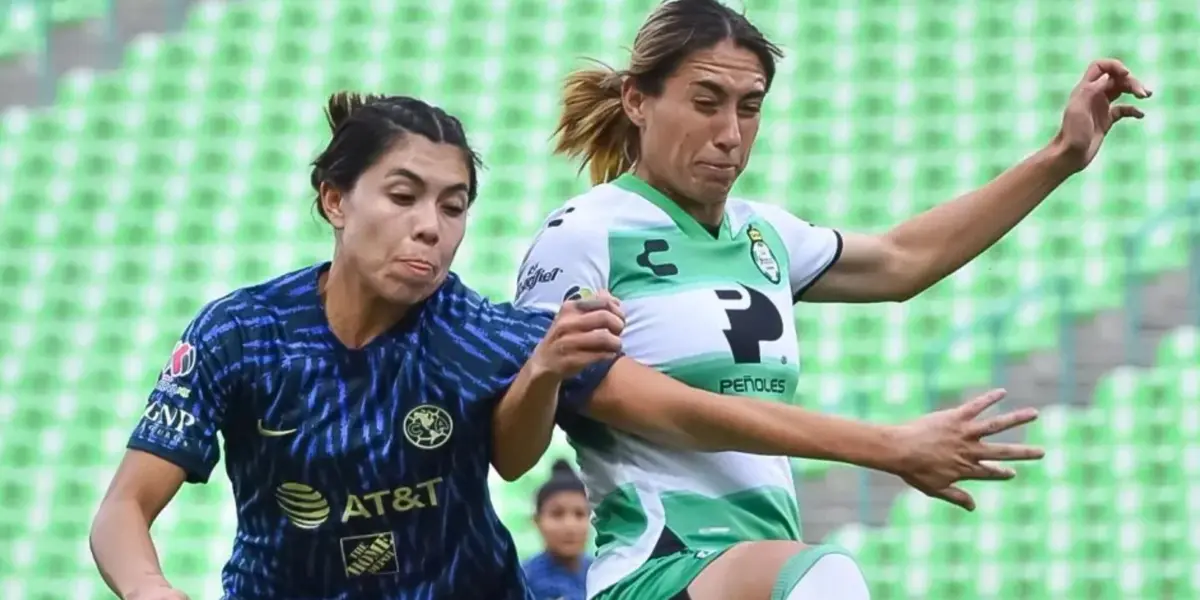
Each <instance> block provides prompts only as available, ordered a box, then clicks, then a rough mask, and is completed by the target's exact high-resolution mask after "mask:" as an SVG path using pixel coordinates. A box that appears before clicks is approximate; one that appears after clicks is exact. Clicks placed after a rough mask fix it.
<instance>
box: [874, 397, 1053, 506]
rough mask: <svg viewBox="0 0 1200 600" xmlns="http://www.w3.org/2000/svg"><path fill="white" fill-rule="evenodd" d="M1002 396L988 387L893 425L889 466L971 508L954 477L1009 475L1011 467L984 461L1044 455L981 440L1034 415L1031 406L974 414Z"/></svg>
mask: <svg viewBox="0 0 1200 600" xmlns="http://www.w3.org/2000/svg"><path fill="white" fill-rule="evenodd" d="M1004 396H1005V391H1004V390H992V391H990V392H988V393H986V394H984V395H982V396H979V397H978V398H975V399H973V400H971V401H969V402H966V403H964V404H962V405H960V406H957V407H955V408H951V409H948V410H941V411H938V412H935V413H931V414H928V415H925V416H924V417H921V418H919V419H917V420H915V421H912V422H910V423H906V424H904V425H901V426H899V428H898V430H899V434H898V442H899V444H900V453H899V456H900V457H901V459H900V460H899V465H898V467H897V468H896V469H895V470H894V471H893V472H894V473H895V474H896V475H898V476H900V477H901V478H902V479H904V481H905V483H907V484H909V485H910V486H912V487H913V488H915V489H917V490H920V491H921V492H923V493H924V494H926V495H927V496H931V497H934V498H939V499H941V500H945V501H946V502H949V503H951V504H955V505H958V506H961V507H962V508H964V509H966V510H975V500H974V499H973V498H971V495H970V494H968V493H967V492H966V491H964V490H963V489H962V488H960V487H958V486H957V485H955V484H956V483H958V482H960V481H964V480H971V479H975V480H1004V479H1012V478H1013V477H1015V476H1016V472H1015V471H1013V470H1012V469H1010V468H1008V467H1003V466H999V465H994V464H989V463H987V462H984V461H1015V460H1037V459H1040V458H1042V456H1043V455H1044V452H1043V451H1042V449H1041V448H1037V447H1034V446H1027V445H1024V444H1000V443H990V442H985V441H984V438H987V437H988V436H992V435H995V434H997V433H1000V432H1002V431H1008V430H1009V429H1012V428H1014V427H1020V426H1022V425H1025V424H1027V423H1031V422H1033V421H1035V420H1037V417H1038V413H1037V410H1035V409H1032V408H1022V409H1018V410H1015V411H1012V412H1009V413H1005V414H1003V415H1000V416H996V417H989V418H980V415H982V414H983V412H984V411H985V410H987V409H988V408H989V407H991V406H992V405H994V404H996V403H997V402H999V401H1000V400H1002V399H1003V398H1004Z"/></svg>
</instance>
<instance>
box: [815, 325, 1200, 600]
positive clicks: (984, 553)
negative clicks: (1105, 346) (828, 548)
mask: <svg viewBox="0 0 1200 600" xmlns="http://www.w3.org/2000/svg"><path fill="white" fill-rule="evenodd" d="M1157 359H1158V360H1157V363H1156V365H1155V366H1154V367H1153V368H1150V369H1134V368H1123V369H1120V370H1117V371H1115V372H1113V373H1111V374H1110V375H1109V376H1107V377H1106V378H1105V379H1104V380H1103V382H1102V384H1101V386H1100V387H1099V389H1098V390H1097V393H1096V402H1095V405H1094V406H1093V407H1090V408H1087V409H1083V410H1079V409H1071V408H1064V407H1053V409H1052V410H1047V411H1045V412H1044V413H1043V416H1042V420H1041V425H1040V426H1039V427H1037V428H1036V429H1035V430H1034V434H1033V436H1032V438H1033V441H1035V442H1036V443H1040V444H1043V445H1044V446H1045V447H1046V449H1047V453H1048V454H1047V458H1046V460H1045V461H1044V462H1042V463H1040V464H1037V465H1032V466H1029V467H1025V468H1022V470H1021V474H1020V477H1019V478H1018V479H1017V480H1016V481H1014V482H1012V483H1010V484H1007V485H1004V486H994V485H978V486H973V487H972V486H968V488H969V489H971V490H972V492H973V493H975V494H976V496H977V500H978V503H979V504H978V511H979V512H978V513H977V514H967V513H964V512H961V511H959V510H958V509H954V508H948V507H946V506H944V505H940V504H934V503H931V502H929V501H928V500H927V499H926V498H924V497H923V496H920V495H918V494H915V493H910V494H906V495H905V496H904V497H902V499H901V500H900V501H899V502H898V503H897V504H896V505H895V506H894V510H893V513H892V516H891V519H890V523H889V526H888V527H887V528H886V529H884V530H883V531H879V532H863V531H862V530H861V529H858V528H847V529H844V530H842V531H840V532H839V533H838V534H836V535H835V539H837V540H839V541H840V542H841V543H842V544H843V545H845V546H847V547H849V548H851V549H852V550H854V551H855V553H856V554H857V556H858V557H859V560H860V562H861V563H862V564H863V566H864V569H865V570H866V572H867V573H868V576H869V577H870V579H871V581H872V583H873V588H874V589H873V592H874V594H875V595H874V597H875V598H878V599H879V600H890V599H901V598H979V599H981V600H982V599H985V598H996V599H1000V598H1022V599H1028V600H1041V599H1047V600H1048V599H1051V598H1156V599H1159V598H1161V599H1166V598H1194V597H1197V596H1198V595H1200V571H1198V570H1197V568H1196V565H1197V564H1200V543H1198V542H1197V540H1196V539H1195V537H1196V536H1195V535H1194V533H1195V532H1196V531H1197V530H1198V529H1200V442H1198V441H1197V440H1200V329H1196V328H1186V329H1181V330H1178V331H1176V332H1174V333H1173V334H1172V335H1170V336H1168V337H1167V338H1166V340H1165V341H1164V342H1163V343H1162V344H1161V345H1160V348H1159V349H1158V353H1157Z"/></svg>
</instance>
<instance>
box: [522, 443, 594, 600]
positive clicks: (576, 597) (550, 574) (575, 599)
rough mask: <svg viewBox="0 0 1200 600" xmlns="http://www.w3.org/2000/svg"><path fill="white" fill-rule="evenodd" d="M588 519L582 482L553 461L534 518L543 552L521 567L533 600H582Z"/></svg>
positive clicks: (568, 467)
mask: <svg viewBox="0 0 1200 600" xmlns="http://www.w3.org/2000/svg"><path fill="white" fill-rule="evenodd" d="M590 515H591V508H590V507H589V506H588V503H587V494H586V491H585V489H584V487H583V482H582V481H580V480H579V476H578V475H576V474H575V470H574V469H572V468H571V465H570V464H569V463H567V461H565V460H558V461H555V463H554V467H553V469H552V474H551V476H550V479H549V480H547V481H546V483H544V484H542V487H541V488H539V489H538V492H537V500H536V503H535V508H534V516H533V522H534V524H535V525H537V529H538V533H540V534H541V535H542V542H543V543H544V544H545V546H546V550H545V551H544V552H542V553H541V554H538V555H537V556H535V557H533V558H531V559H529V560H528V561H527V562H526V563H525V565H524V568H525V578H526V579H528V580H529V589H530V591H531V592H533V597H534V598H535V599H536V600H584V598H585V596H586V595H587V594H586V592H587V588H586V581H587V577H586V576H587V569H588V566H589V565H590V564H591V559H590V558H589V557H588V556H587V553H586V552H585V551H586V550H587V541H588V527H589V524H588V517H589V516H590Z"/></svg>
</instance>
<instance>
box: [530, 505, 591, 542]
mask: <svg viewBox="0 0 1200 600" xmlns="http://www.w3.org/2000/svg"><path fill="white" fill-rule="evenodd" d="M588 512H589V511H588V504H587V498H586V497H584V495H583V493H581V492H574V491H564V492H558V493H556V494H554V495H552V496H550V497H549V498H548V499H546V502H545V503H544V504H542V510H541V512H539V513H538V515H537V516H536V517H534V522H535V523H537V528H538V531H539V532H541V534H542V540H543V541H545V543H546V550H547V551H548V552H550V553H551V554H553V555H555V556H560V557H565V558H575V557H577V556H580V555H582V554H583V550H584V548H585V547H586V546H587V538H588Z"/></svg>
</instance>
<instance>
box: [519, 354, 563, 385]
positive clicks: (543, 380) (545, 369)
mask: <svg viewBox="0 0 1200 600" xmlns="http://www.w3.org/2000/svg"><path fill="white" fill-rule="evenodd" d="M526 368H527V369H528V376H529V383H530V385H532V386H535V387H541V386H557V385H559V384H561V383H562V381H563V377H562V375H560V374H559V373H558V372H557V371H556V370H555V369H553V368H551V367H550V365H548V364H546V363H545V362H544V361H542V360H540V359H538V357H536V356H534V357H533V358H532V359H531V360H530V361H529V363H528V364H527V365H526Z"/></svg>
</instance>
